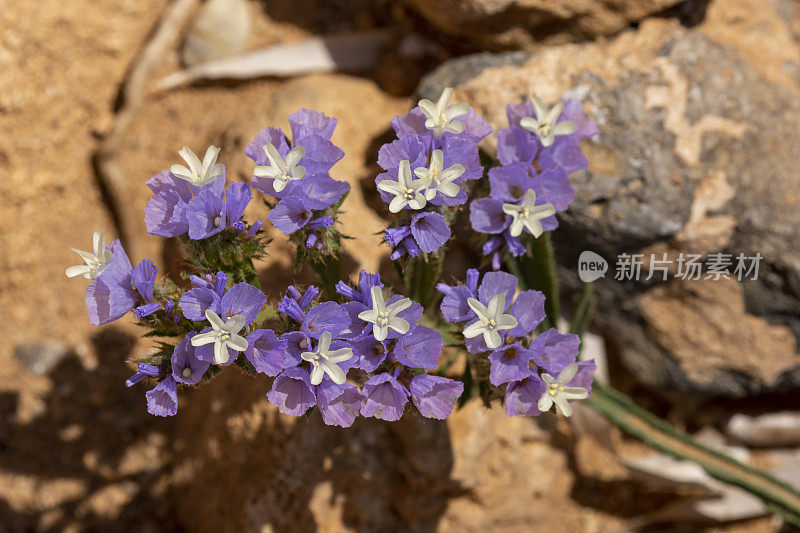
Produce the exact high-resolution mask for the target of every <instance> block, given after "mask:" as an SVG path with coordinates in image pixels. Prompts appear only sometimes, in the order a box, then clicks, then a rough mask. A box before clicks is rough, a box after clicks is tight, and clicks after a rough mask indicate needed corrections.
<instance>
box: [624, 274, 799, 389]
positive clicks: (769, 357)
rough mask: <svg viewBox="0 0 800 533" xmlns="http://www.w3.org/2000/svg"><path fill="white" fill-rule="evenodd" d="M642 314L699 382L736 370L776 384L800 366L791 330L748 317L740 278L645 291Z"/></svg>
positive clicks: (679, 283) (655, 334)
mask: <svg viewBox="0 0 800 533" xmlns="http://www.w3.org/2000/svg"><path fill="white" fill-rule="evenodd" d="M639 310H640V311H641V313H642V316H643V317H644V319H645V321H646V323H647V328H648V331H649V332H650V333H651V335H652V336H653V338H654V339H655V340H656V342H658V343H659V344H661V345H662V346H663V347H664V348H665V349H666V350H667V351H669V353H671V354H672V355H673V357H675V358H677V359H678V362H679V364H680V365H681V368H682V369H683V370H684V371H685V372H687V374H688V375H689V377H690V378H691V379H693V380H696V381H698V382H704V381H709V380H710V379H712V378H713V376H714V373H715V372H716V371H718V370H720V369H726V370H727V369H733V370H738V371H741V372H743V373H745V374H747V375H748V376H753V377H756V378H757V379H759V380H761V382H762V383H764V384H771V383H773V382H774V381H775V379H776V378H777V376H778V375H779V374H780V373H781V372H783V371H785V370H788V369H789V368H792V367H793V366H795V365H796V364H797V362H798V361H797V359H798V357H797V356H796V355H795V351H796V347H795V340H794V336H793V335H792V332H791V330H790V329H789V328H787V327H785V326H773V325H770V324H769V323H767V321H766V320H764V319H763V318H759V317H755V316H752V315H749V314H747V312H746V311H745V307H744V300H743V297H742V289H741V287H740V286H739V284H738V283H737V282H736V281H735V280H718V281H715V280H698V281H682V280H680V281H674V282H671V283H669V284H668V285H666V286H662V287H656V288H654V289H652V290H650V291H648V292H647V293H645V294H644V295H643V296H642V297H641V300H640V302H639Z"/></svg>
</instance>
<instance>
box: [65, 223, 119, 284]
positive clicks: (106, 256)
mask: <svg viewBox="0 0 800 533" xmlns="http://www.w3.org/2000/svg"><path fill="white" fill-rule="evenodd" d="M92 246H93V248H94V253H93V254H92V253H89V252H84V251H83V250H76V249H75V248H72V251H73V252H75V253H76V254H78V255H79V256H81V259H83V262H84V263H85V264H83V265H75V266H71V267H67V270H66V274H67V277H68V278H74V277H76V276H83V277H84V278H86V279H95V278H96V277H97V276H99V275H100V274H102V273H103V271H104V270H105V269H106V268H107V267H108V265H109V264H111V256H112V254H111V250H106V237H105V235H103V232H102V231H95V232H94V235H92Z"/></svg>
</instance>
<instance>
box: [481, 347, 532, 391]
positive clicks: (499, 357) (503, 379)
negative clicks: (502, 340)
mask: <svg viewBox="0 0 800 533" xmlns="http://www.w3.org/2000/svg"><path fill="white" fill-rule="evenodd" d="M533 356H534V352H533V351H531V350H526V349H525V348H523V347H522V345H521V344H519V343H514V344H510V345H508V346H502V347H500V348H499V349H497V350H495V351H493V352H492V353H491V354H489V361H490V362H491V364H492V367H491V372H490V374H489V381H490V382H491V383H492V385H494V386H495V387H499V386H500V385H502V384H503V383H508V382H509V381H521V380H523V379H525V378H526V377H528V376H530V374H531V370H530V368H529V363H530V362H531V360H532V359H533Z"/></svg>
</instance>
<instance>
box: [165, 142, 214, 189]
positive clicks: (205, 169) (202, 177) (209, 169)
mask: <svg viewBox="0 0 800 533" xmlns="http://www.w3.org/2000/svg"><path fill="white" fill-rule="evenodd" d="M219 150H220V149H219V148H217V147H216V146H209V147H208V150H206V155H205V156H204V157H203V162H202V163H200V159H199V158H198V157H197V155H195V153H194V152H192V151H191V150H190V149H189V147H188V146H184V147H183V148H181V151H180V152H178V154H179V155H180V156H181V157H182V158H183V160H184V161H186V164H187V165H189V168H186V167H185V166H183V165H172V166H171V167H169V171H170V172H172V174H173V175H175V176H177V177H179V178H180V179H182V180H186V181H188V182H189V183H191V184H192V185H197V186H200V185H206V184H208V183H211V182H212V181H215V180H216V179H217V178H219V177H220V176H222V173H223V172H224V171H225V167H224V166H222V165H221V164H219V163H217V156H218V155H219Z"/></svg>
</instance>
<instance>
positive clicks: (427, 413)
mask: <svg viewBox="0 0 800 533" xmlns="http://www.w3.org/2000/svg"><path fill="white" fill-rule="evenodd" d="M408 389H409V392H410V394H411V401H413V402H414V405H415V406H416V407H417V409H418V410H419V412H420V414H421V415H422V416H424V417H426V418H435V419H437V420H444V419H445V418H447V417H448V416H450V414H452V412H453V407H454V406H455V404H456V401H457V400H458V399H459V398H460V397H461V394H462V393H463V392H464V384H463V383H461V382H460V381H456V380H454V379H448V378H444V377H440V376H431V375H428V374H419V375H417V376H414V377H413V378H411V382H410V383H409V386H408Z"/></svg>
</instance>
